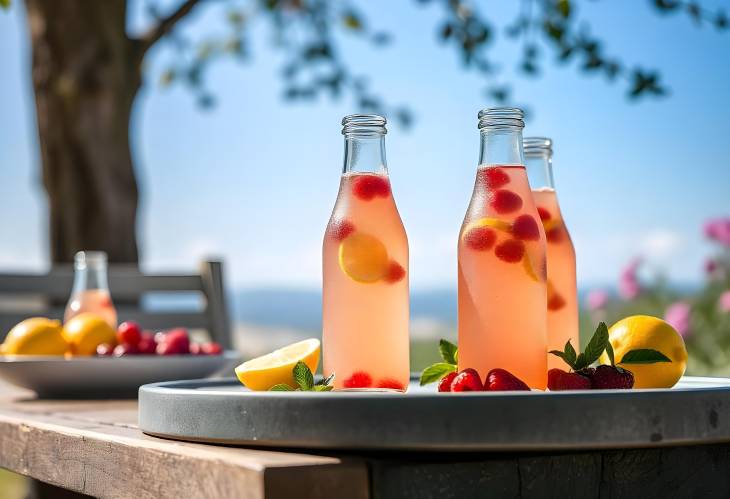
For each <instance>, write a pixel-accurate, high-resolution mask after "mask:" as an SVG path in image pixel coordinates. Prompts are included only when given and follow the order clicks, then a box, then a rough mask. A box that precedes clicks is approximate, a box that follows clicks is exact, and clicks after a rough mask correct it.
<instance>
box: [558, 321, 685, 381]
mask: <svg viewBox="0 0 730 499" xmlns="http://www.w3.org/2000/svg"><path fill="white" fill-rule="evenodd" d="M604 351H605V352H606V355H608V359H609V360H610V362H611V365H612V366H616V359H615V354H614V351H613V346H612V345H611V341H610V340H609V334H608V327H607V326H606V323H605V322H601V323H599V324H598V327H596V331H595V332H594V333H593V336H592V337H591V339H590V341H589V342H588V345H586V348H585V350H584V351H583V353H580V354H576V351H575V349H574V348H573V345H571V344H570V340H568V342H567V343H566V344H565V347H564V348H563V351H562V352H561V351H560V350H550V353H551V354H553V355H557V356H558V357H560V358H561V359H563V361H565V363H566V364H568V365H569V366H570V368H571V369H572V370H573V371H576V372H577V371H580V370H582V369H585V368H587V367H588V366H590V365H591V364H593V363H594V362H596V361H597V360H598V359H599V358H600V357H601V355H603V352H604ZM656 362H671V360H670V359H669V358H668V357H667V356H666V355H664V354H663V353H661V352H660V351H658V350H652V349H649V348H640V349H636V350H631V351H629V352H626V353H625V354H624V356H623V358H622V359H621V361H620V362H619V364H654V363H656Z"/></svg>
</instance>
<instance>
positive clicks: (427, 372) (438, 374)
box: [421, 362, 456, 386]
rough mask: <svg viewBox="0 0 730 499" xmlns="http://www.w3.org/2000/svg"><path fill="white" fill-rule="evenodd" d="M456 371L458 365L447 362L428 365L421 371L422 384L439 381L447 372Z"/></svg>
mask: <svg viewBox="0 0 730 499" xmlns="http://www.w3.org/2000/svg"><path fill="white" fill-rule="evenodd" d="M455 371H456V366H455V365H454V364H449V363H447V362H439V363H438V364H433V365H431V366H428V367H427V368H426V369H424V370H423V372H422V373H421V386H423V385H427V384H429V383H434V382H436V381H439V380H440V379H441V378H443V377H444V376H446V375H447V374H449V373H453V372H455Z"/></svg>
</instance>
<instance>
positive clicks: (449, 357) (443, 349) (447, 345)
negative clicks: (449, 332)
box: [439, 338, 458, 364]
mask: <svg viewBox="0 0 730 499" xmlns="http://www.w3.org/2000/svg"><path fill="white" fill-rule="evenodd" d="M457 351H458V348H457V346H456V345H454V344H453V343H451V342H450V341H447V340H445V339H443V338H441V340H440V341H439V353H440V354H441V358H442V359H444V362H446V363H448V364H456V355H457Z"/></svg>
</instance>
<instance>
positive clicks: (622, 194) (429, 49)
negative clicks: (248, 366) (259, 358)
mask: <svg viewBox="0 0 730 499" xmlns="http://www.w3.org/2000/svg"><path fill="white" fill-rule="evenodd" d="M137 3H142V2H137ZM386 4H387V5H388V8H387V9H386V8H384V7H385V6H386ZM516 4H517V3H516V2H515V3H514V4H510V3H508V2H497V1H494V0H492V1H483V2H481V3H480V5H482V8H489V9H490V11H493V12H494V14H493V18H494V20H495V23H501V24H502V25H503V24H504V21H506V20H509V19H511V16H512V9H513V8H514V6H515V5H516ZM705 4H706V5H707V6H708V7H712V6H719V5H721V4H723V2H721V1H716V2H712V1H708V2H705ZM358 5H362V6H363V8H364V10H365V12H366V13H367V14H368V17H369V20H370V23H371V24H372V25H373V26H377V27H380V28H383V29H386V30H388V31H390V32H391V33H393V34H394V41H393V43H392V44H391V45H390V46H389V47H387V48H384V49H377V48H372V47H371V46H369V45H368V44H366V43H364V42H362V41H360V40H357V39H354V38H344V39H343V44H342V50H343V53H345V54H347V58H348V60H349V61H350V63H351V66H352V67H353V69H354V70H355V71H357V72H361V73H365V74H368V75H369V76H370V82H371V84H372V86H373V88H374V89H376V90H377V91H379V92H380V93H381V94H383V95H385V96H386V97H387V99H388V100H389V101H390V102H394V103H402V104H407V105H408V106H410V108H411V109H412V110H413V111H414V113H415V116H416V121H415V124H414V126H413V127H412V129H410V130H403V129H401V128H399V127H397V126H391V127H390V133H389V134H388V136H387V139H386V140H387V152H388V162H389V166H390V172H391V178H392V183H393V189H394V193H395V196H396V201H397V203H398V206H399V208H400V211H401V215H402V217H403V220H404V223H405V226H406V230H407V231H408V235H409V240H410V246H411V281H412V285H413V287H414V289H429V288H442V287H453V286H454V285H455V279H456V251H455V250H456V238H457V234H458V230H459V226H460V223H461V220H462V219H463V215H464V212H465V209H466V206H467V203H468V201H469V196H470V194H471V188H472V184H473V178H474V171H475V167H476V160H477V154H478V132H477V129H476V113H477V111H478V110H479V109H480V108H481V107H484V106H485V105H487V104H488V101H487V100H486V99H485V97H484V94H483V86H484V85H483V81H482V80H481V79H480V78H479V76H478V75H476V74H474V73H470V72H465V71H464V70H463V68H462V66H461V64H460V62H459V59H458V58H457V57H456V54H455V53H454V52H453V49H452V48H450V47H446V46H442V45H440V44H439V43H438V42H437V41H436V36H435V33H436V30H437V26H438V21H439V19H440V18H441V14H442V11H441V10H440V7H438V6H437V5H432V6H429V7H418V6H417V5H416V2H414V1H400V2H386V1H385V0H377V1H372V2H358ZM580 6H581V9H580V10H579V14H580V15H581V16H583V17H584V18H586V19H588V20H590V22H591V26H592V33H594V34H596V35H598V36H600V37H602V38H603V39H604V40H605V41H606V42H607V46H606V50H607V51H608V53H610V54H617V55H620V56H621V57H622V58H623V59H624V60H625V61H626V62H628V63H630V64H642V65H644V66H648V67H655V68H657V69H659V70H660V71H661V73H662V75H663V78H664V80H665V82H666V83H667V84H668V85H669V86H670V87H671V96H670V97H669V98H666V99H660V100H651V99H648V100H643V101H641V102H638V103H634V102H629V101H627V100H626V99H625V98H624V91H625V88H624V87H622V86H620V85H611V84H609V83H607V82H606V81H604V80H603V78H600V77H588V76H586V75H584V74H582V73H578V72H577V71H576V70H575V69H574V68H573V67H570V66H568V67H557V66H549V65H546V66H545V67H546V71H544V73H543V76H542V77H541V78H538V79H523V78H517V77H515V78H513V79H512V81H513V82H514V84H515V85H514V95H515V100H516V101H518V102H520V103H525V104H527V105H529V107H530V110H531V112H532V118H531V119H530V121H529V122H528V126H527V129H526V134H528V135H547V136H551V137H553V139H554V141H555V152H556V153H555V177H556V182H557V187H558V192H559V196H560V198H561V203H562V205H563V211H564V214H565V217H566V220H567V222H568V224H569V229H570V231H571V233H572V235H573V238H574V241H575V244H576V248H577V253H578V273H579V281H580V283H581V284H582V285H583V286H591V285H597V284H604V283H613V282H614V281H615V280H616V278H617V274H618V272H619V269H620V268H621V266H622V265H623V264H624V263H625V262H626V261H627V260H629V259H630V258H632V257H633V256H635V255H639V254H643V255H645V256H646V257H647V260H648V261H649V263H650V269H651V271H662V272H664V273H666V274H667V275H668V276H669V277H670V278H671V279H672V280H673V281H676V282H683V283H685V282H692V281H694V282H696V281H698V280H699V279H700V278H701V275H702V270H701V269H702V262H703V261H704V258H705V257H706V256H707V255H709V254H710V253H711V251H712V247H711V246H710V245H709V244H708V243H705V242H704V241H703V240H702V237H701V224H702V222H703V221H704V220H705V219H706V218H708V217H712V216H719V215H728V214H730V201H729V198H728V192H729V190H730V148H728V147H727V137H728V116H730V93H729V90H730V61H729V60H728V55H727V54H728V52H727V50H728V47H729V46H730V43H729V42H730V33H727V32H726V33H719V32H717V31H716V30H715V29H713V28H711V27H709V26H705V27H701V28H698V27H697V26H695V25H694V24H693V23H692V21H690V20H689V19H688V18H687V17H686V16H682V15H678V16H668V17H660V16H657V15H656V13H655V12H654V11H653V10H652V9H651V8H650V7H649V2H637V1H636V0H621V1H614V2H581V3H580ZM221 16H222V13H221V11H220V9H218V8H214V9H211V10H210V11H208V12H206V13H205V14H203V15H201V16H199V17H197V18H196V19H194V20H192V21H191V22H189V23H187V24H186V25H185V26H184V27H183V28H184V29H186V30H188V31H189V32H190V33H192V34H193V35H194V36H196V35H199V34H205V33H210V32H212V31H215V30H216V26H219V21H220V18H221ZM132 24H133V26H134V28H135V29H139V28H140V27H141V26H143V25H144V20H143V19H142V14H141V13H140V12H136V13H135V14H134V16H133V20H132ZM269 35H270V34H269V33H268V32H267V31H266V29H265V27H264V26H261V25H258V26H257V27H256V28H255V29H254V32H253V34H252V41H253V54H254V55H253V58H252V60H251V61H250V62H249V63H247V64H244V65H240V64H236V63H233V62H221V63H219V64H216V65H215V66H214V67H213V68H212V70H211V71H210V73H209V76H208V84H209V87H210V88H211V89H212V90H214V92H215V95H216V97H217V101H218V106H217V107H216V108H214V109H213V110H212V111H209V112H204V111H201V110H200V109H199V108H198V107H197V106H196V105H195V102H194V99H193V98H192V97H191V95H190V94H189V93H188V92H187V91H186V90H185V89H184V88H182V87H173V88H170V89H161V88H159V87H158V86H157V85H156V84H155V82H156V80H157V78H158V76H159V73H160V71H161V70H162V68H164V67H165V65H166V62H167V61H169V60H170V58H171V57H172V54H171V52H169V51H168V50H167V49H165V48H161V49H158V50H156V51H155V52H154V53H153V54H152V56H151V58H150V59H149V60H148V65H149V70H148V73H149V83H150V84H149V85H148V86H147V87H146V89H145V90H144V91H143V92H142V93H141V94H140V96H139V98H138V102H137V103H136V110H135V116H134V121H133V128H132V135H133V142H134V154H135V157H136V159H137V168H138V176H139V179H140V183H141V189H142V204H141V213H140V242H141V252H142V263H143V266H144V267H145V268H146V269H154V270H174V269H189V268H194V267H195V265H196V262H197V261H198V260H199V259H200V258H202V257H205V256H207V255H217V256H221V257H223V258H224V259H225V260H226V262H227V264H228V274H229V275H228V278H229V281H230V283H231V284H232V285H233V286H236V287H254V286H267V287H275V286H286V287H296V288H316V287H318V286H319V283H320V258H321V257H320V251H321V238H322V233H323V231H324V227H325V224H326V222H327V219H328V217H329V213H330V211H331V208H332V205H333V204H334V200H335V196H336V193H337V186H338V182H339V173H340V168H341V163H342V136H341V135H340V125H339V123H340V119H341V117H342V116H343V115H345V114H349V113H351V112H355V111H357V109H356V108H355V107H353V103H352V102H351V101H350V100H349V99H348V98H344V99H342V100H340V101H331V100H330V99H328V98H327V99H321V100H320V101H318V102H313V103H301V104H291V103H287V102H285V101H283V100H282V99H281V91H282V84H281V80H280V78H279V69H280V66H281V62H282V59H281V56H280V55H279V54H277V53H276V52H274V51H273V50H272V49H271V47H270V36H269ZM0 47H2V50H0V68H1V69H0V151H2V153H1V154H0V213H2V217H0V234H1V235H2V236H0V268H3V269H6V268H30V269H41V268H45V267H46V266H47V249H46V248H47V243H46V229H45V223H46V222H45V200H44V196H43V191H42V187H41V184H40V180H39V173H38V154H37V138H36V132H35V122H34V119H35V118H34V106H33V96H32V92H31V87H30V74H29V55H30V54H29V47H28V42H27V32H26V25H25V19H24V11H23V8H22V5H18V4H16V5H14V7H13V8H12V10H11V12H9V13H0ZM495 48H496V50H495V51H494V52H493V54H494V57H495V58H496V59H497V60H498V61H500V62H501V63H502V64H503V65H504V67H505V68H506V70H507V72H506V76H507V77H512V76H514V72H513V71H512V70H511V68H512V66H513V64H512V59H513V58H514V57H515V55H516V53H515V47H514V46H512V45H510V44H508V43H506V42H504V43H499V44H498V45H497V46H496V47H495Z"/></svg>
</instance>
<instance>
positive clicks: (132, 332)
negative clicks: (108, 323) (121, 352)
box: [117, 321, 142, 345]
mask: <svg viewBox="0 0 730 499" xmlns="http://www.w3.org/2000/svg"><path fill="white" fill-rule="evenodd" d="M141 339H142V328H141V327H139V324H137V323H136V322H132V321H127V322H122V323H121V324H119V327H118V328H117V341H118V342H119V343H129V344H130V345H137V344H138V343H139V340H141Z"/></svg>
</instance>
